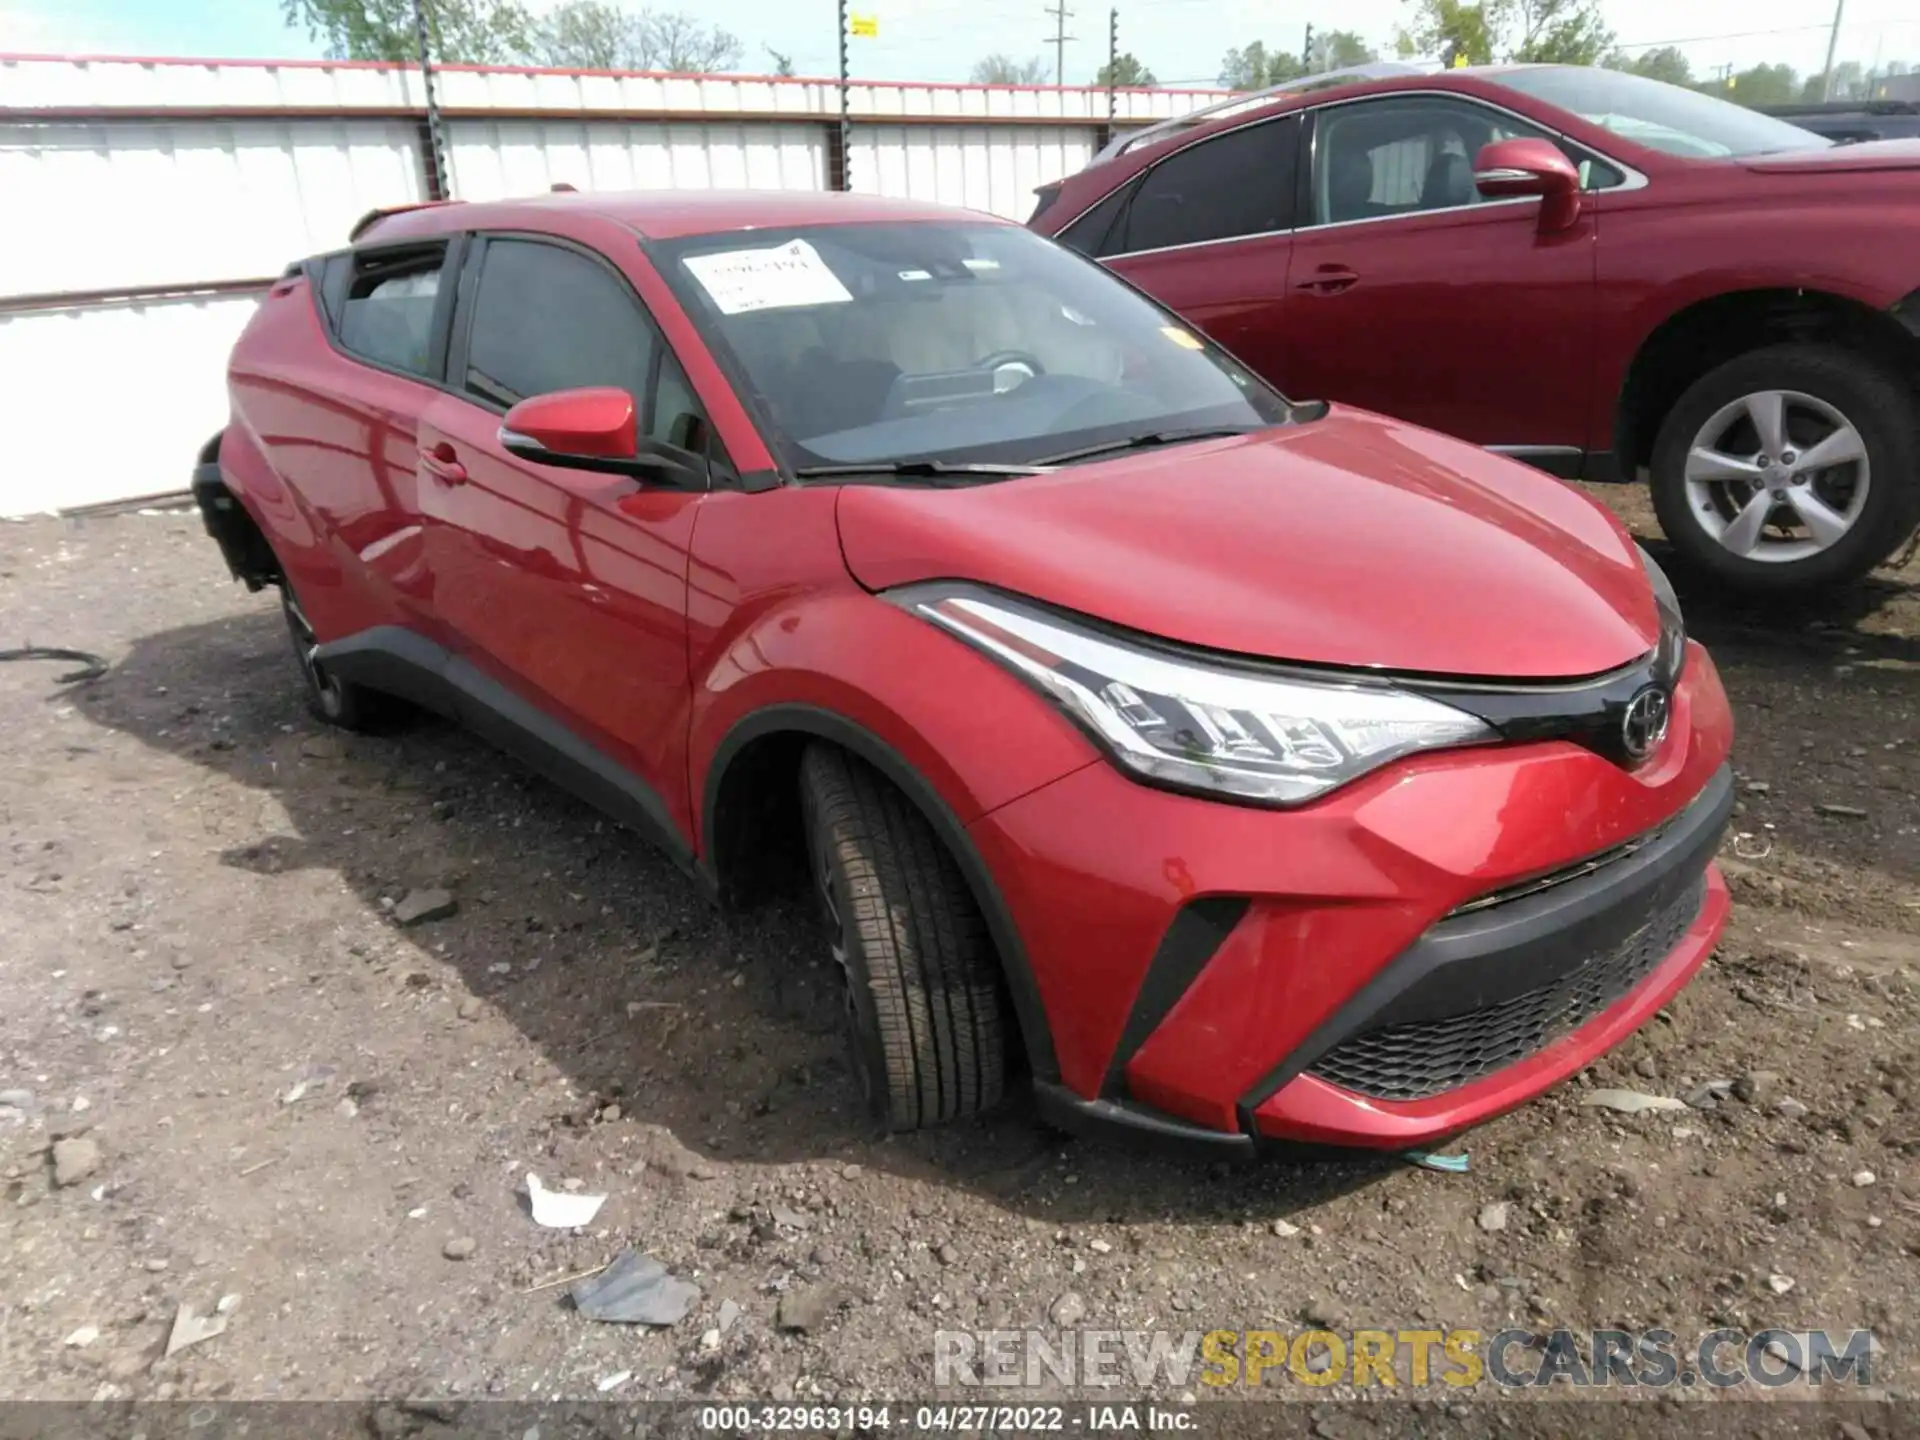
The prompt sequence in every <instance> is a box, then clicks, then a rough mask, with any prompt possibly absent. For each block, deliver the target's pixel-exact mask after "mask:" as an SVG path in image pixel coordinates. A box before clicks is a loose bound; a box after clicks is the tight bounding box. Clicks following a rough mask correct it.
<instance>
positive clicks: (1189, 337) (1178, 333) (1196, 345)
mask: <svg viewBox="0 0 1920 1440" xmlns="http://www.w3.org/2000/svg"><path fill="white" fill-rule="evenodd" d="M1160 333H1161V334H1162V335H1164V336H1166V337H1167V338H1168V339H1169V340H1171V341H1173V343H1174V344H1176V345H1178V346H1179V347H1180V348H1181V349H1182V350H1200V349H1204V348H1205V347H1204V346H1202V345H1201V343H1200V337H1199V336H1197V335H1195V334H1194V333H1193V332H1192V331H1190V330H1182V329H1181V328H1180V327H1179V326H1178V325H1162V326H1161V327H1160Z"/></svg>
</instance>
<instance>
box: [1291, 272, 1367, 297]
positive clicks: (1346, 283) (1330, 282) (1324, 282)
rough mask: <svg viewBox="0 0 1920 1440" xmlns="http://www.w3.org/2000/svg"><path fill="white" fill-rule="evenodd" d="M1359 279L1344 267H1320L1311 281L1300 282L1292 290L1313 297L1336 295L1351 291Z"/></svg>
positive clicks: (1357, 275) (1354, 273)
mask: <svg viewBox="0 0 1920 1440" xmlns="http://www.w3.org/2000/svg"><path fill="white" fill-rule="evenodd" d="M1359 279H1360V276H1359V274H1358V273H1357V272H1355V271H1352V270H1349V269H1347V267H1346V266H1344V265H1322V266H1321V267H1320V268H1319V269H1317V270H1315V271H1314V272H1313V276H1312V278H1311V279H1308V280H1302V281H1301V282H1300V283H1299V284H1298V285H1297V286H1295V287H1294V288H1295V289H1298V290H1305V291H1307V292H1308V293H1310V294H1314V295H1338V294H1339V293H1340V292H1341V291H1342V290H1349V289H1351V288H1352V287H1353V286H1354V285H1355V284H1357V283H1358V282H1359Z"/></svg>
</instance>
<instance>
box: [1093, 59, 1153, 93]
mask: <svg viewBox="0 0 1920 1440" xmlns="http://www.w3.org/2000/svg"><path fill="white" fill-rule="evenodd" d="M1093 83H1094V84H1096V85H1111V86H1113V87H1115V88H1116V89H1120V90H1127V89H1133V90H1145V89H1148V88H1150V87H1152V86H1154V85H1158V84H1159V83H1160V82H1159V81H1158V80H1156V79H1154V78H1153V71H1151V70H1149V69H1148V68H1147V67H1146V66H1144V65H1142V64H1141V63H1140V62H1139V61H1138V60H1137V59H1135V58H1134V57H1133V56H1132V55H1131V54H1126V53H1122V54H1120V55H1117V56H1115V57H1114V61H1113V63H1112V64H1111V65H1102V66H1101V67H1100V73H1099V74H1098V75H1095V76H1094V77H1093Z"/></svg>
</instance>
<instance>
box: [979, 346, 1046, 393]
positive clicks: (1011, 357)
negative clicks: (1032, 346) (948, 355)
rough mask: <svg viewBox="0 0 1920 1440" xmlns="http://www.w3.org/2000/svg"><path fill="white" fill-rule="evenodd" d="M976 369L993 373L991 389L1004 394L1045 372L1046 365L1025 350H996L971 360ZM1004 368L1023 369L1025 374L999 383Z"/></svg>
mask: <svg viewBox="0 0 1920 1440" xmlns="http://www.w3.org/2000/svg"><path fill="white" fill-rule="evenodd" d="M973 368H974V369H976V370H987V371H990V372H992V375H993V391H994V393H995V394H996V395H1004V394H1005V393H1006V392H1007V391H1009V390H1017V389H1019V388H1020V386H1022V385H1024V384H1025V383H1026V382H1027V381H1028V380H1031V379H1033V378H1034V377H1035V376H1036V375H1044V374H1046V373H1047V367H1046V366H1044V365H1042V364H1041V363H1040V360H1039V357H1038V356H1036V355H1034V354H1033V353H1032V352H1031V351H1027V350H996V351H994V352H993V353H992V354H991V355H986V356H983V357H981V358H980V359H978V360H976V361H974V362H973ZM1004 370H1015V371H1018V370H1024V371H1026V374H1025V375H1024V376H1023V377H1022V378H1020V379H1018V380H1009V381H1008V383H1006V384H1004V385H1003V384H1001V381H1000V375H1001V372H1002V371H1004Z"/></svg>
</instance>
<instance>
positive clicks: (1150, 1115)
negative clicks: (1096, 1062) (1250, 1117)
mask: <svg viewBox="0 0 1920 1440" xmlns="http://www.w3.org/2000/svg"><path fill="white" fill-rule="evenodd" d="M1033 1098H1034V1103H1035V1105H1036V1106H1037V1108H1038V1109H1039V1112H1040V1118H1041V1119H1042V1120H1044V1121H1046V1122H1047V1124H1049V1125H1052V1126H1054V1127H1055V1128H1057V1129H1060V1130H1065V1131H1066V1132H1067V1133H1068V1134H1070V1135H1080V1136H1084V1137H1086V1138H1087V1139H1092V1140H1100V1141H1104V1142H1106V1143H1109V1144H1115V1145H1121V1146H1126V1147H1129V1148H1132V1149H1139V1150H1147V1151H1151V1152H1154V1153H1158V1154H1163V1155H1169V1156H1172V1157H1175V1158H1182V1159H1200V1160H1251V1159H1253V1158H1254V1157H1255V1155H1256V1154H1257V1153H1258V1152H1257V1151H1256V1149H1255V1146H1254V1142H1253V1137H1252V1136H1251V1135H1246V1134H1242V1133H1240V1132H1238V1131H1227V1130H1209V1129H1207V1128H1206V1127H1205V1126H1204V1125H1193V1124H1189V1123H1188V1122H1187V1121H1185V1120H1179V1119H1176V1118H1174V1117H1173V1116H1171V1115H1166V1114H1163V1113H1161V1112H1160V1111H1158V1110H1150V1109H1148V1108H1147V1107H1146V1106H1144V1105H1137V1104H1134V1103H1133V1102H1132V1101H1129V1100H1088V1099H1086V1098H1084V1097H1082V1096H1080V1095H1076V1094H1074V1092H1073V1091H1071V1090H1069V1089H1067V1087H1066V1086H1064V1085H1062V1084H1059V1083H1058V1082H1055V1081H1036V1082H1035V1083H1034V1087H1033Z"/></svg>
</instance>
